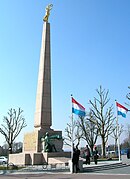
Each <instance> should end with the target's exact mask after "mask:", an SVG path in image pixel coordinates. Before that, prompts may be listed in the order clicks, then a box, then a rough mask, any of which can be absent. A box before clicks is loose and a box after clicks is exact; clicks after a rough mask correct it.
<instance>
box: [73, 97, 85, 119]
mask: <svg viewBox="0 0 130 179" xmlns="http://www.w3.org/2000/svg"><path fill="white" fill-rule="evenodd" d="M72 113H74V114H76V115H79V116H85V108H84V107H83V106H82V105H81V104H79V103H78V102H77V101H76V100H75V99H74V98H72Z"/></svg>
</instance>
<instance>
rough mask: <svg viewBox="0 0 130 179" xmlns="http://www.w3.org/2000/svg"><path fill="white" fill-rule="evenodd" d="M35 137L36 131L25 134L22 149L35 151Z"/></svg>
mask: <svg viewBox="0 0 130 179" xmlns="http://www.w3.org/2000/svg"><path fill="white" fill-rule="evenodd" d="M37 137H38V136H37V132H32V133H27V134H25V136H24V151H36V143H37Z"/></svg>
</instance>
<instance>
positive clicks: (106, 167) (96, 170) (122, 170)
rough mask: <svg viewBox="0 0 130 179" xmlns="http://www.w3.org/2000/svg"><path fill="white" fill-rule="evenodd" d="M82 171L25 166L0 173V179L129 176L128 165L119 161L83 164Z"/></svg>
mask: <svg viewBox="0 0 130 179" xmlns="http://www.w3.org/2000/svg"><path fill="white" fill-rule="evenodd" d="M83 167H84V171H83V172H81V173H77V174H76V173H74V174H71V173H70V172H69V170H68V169H67V170H61V169H59V170H54V169H53V170H43V169H42V168H41V167H40V166H35V167H34V166H33V167H32V168H31V167H28V168H26V170H19V171H12V173H8V172H4V173H2V172H1V173H0V179H4V178H6V179H11V178H12V179H16V178H17V179H18V178H24V179H35V178H39V179H41V178H42V179H50V178H52V179H81V178H82V179H110V177H111V178H112V179H122V178H125V179H127V178H130V165H123V164H121V163H119V162H114V161H112V162H100V163H98V165H96V166H95V165H94V164H93V163H91V165H90V166H88V165H84V166H83Z"/></svg>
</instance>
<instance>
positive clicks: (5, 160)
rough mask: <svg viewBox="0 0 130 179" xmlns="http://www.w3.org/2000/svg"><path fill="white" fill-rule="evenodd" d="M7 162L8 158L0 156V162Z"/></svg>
mask: <svg viewBox="0 0 130 179" xmlns="http://www.w3.org/2000/svg"><path fill="white" fill-rule="evenodd" d="M7 162H8V159H7V158H6V157H4V156H0V164H6V163H7Z"/></svg>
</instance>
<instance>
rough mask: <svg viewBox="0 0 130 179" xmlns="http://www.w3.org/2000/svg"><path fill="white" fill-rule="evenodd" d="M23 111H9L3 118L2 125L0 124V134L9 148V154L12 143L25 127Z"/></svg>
mask: <svg viewBox="0 0 130 179" xmlns="http://www.w3.org/2000/svg"><path fill="white" fill-rule="evenodd" d="M22 113H23V110H21V109H20V108H19V109H18V112H17V111H16V110H15V109H10V110H9V112H8V113H7V114H8V116H4V118H3V124H1V126H2V127H1V128H0V133H1V134H2V135H3V136H4V137H5V140H6V142H7V144H8V147H9V153H12V149H13V143H14V141H15V139H16V137H17V136H18V135H19V134H20V132H21V130H22V129H23V128H24V127H26V126H27V125H26V123H25V118H24V117H23V115H22Z"/></svg>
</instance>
